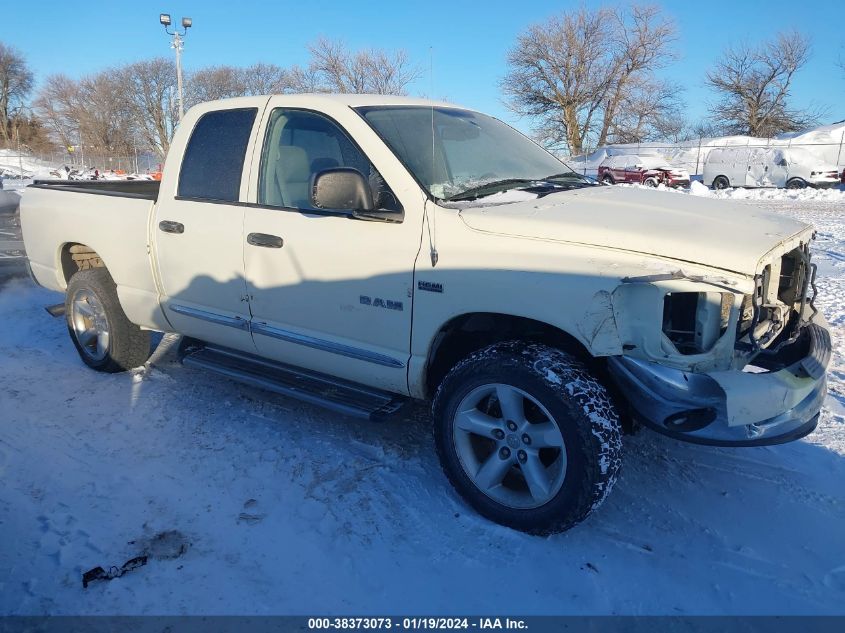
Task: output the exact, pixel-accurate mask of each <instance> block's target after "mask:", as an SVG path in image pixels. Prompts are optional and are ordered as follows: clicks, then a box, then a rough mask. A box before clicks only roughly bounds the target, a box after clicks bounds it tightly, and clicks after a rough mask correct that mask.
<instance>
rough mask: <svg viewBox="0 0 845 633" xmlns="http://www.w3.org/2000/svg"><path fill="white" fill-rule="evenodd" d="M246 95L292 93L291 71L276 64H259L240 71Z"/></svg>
mask: <svg viewBox="0 0 845 633" xmlns="http://www.w3.org/2000/svg"><path fill="white" fill-rule="evenodd" d="M240 77H241V83H242V85H243V87H244V94H247V95H270V94H282V93H285V92H290V91H291V90H290V88H291V79H290V71H287V70H285V69H284V68H282V67H281V66H276V65H275V64H265V63H258V64H253V65H252V66H247V67H246V68H244V69H242V70H241V71H240Z"/></svg>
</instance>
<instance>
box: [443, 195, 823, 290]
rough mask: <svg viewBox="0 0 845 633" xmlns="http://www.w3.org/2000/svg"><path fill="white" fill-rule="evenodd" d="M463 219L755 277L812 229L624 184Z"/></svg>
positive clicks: (480, 210)
mask: <svg viewBox="0 0 845 633" xmlns="http://www.w3.org/2000/svg"><path fill="white" fill-rule="evenodd" d="M478 202H481V200H479V201H478ZM476 204H477V203H476ZM460 217H461V218H462V219H463V221H464V222H465V223H466V224H467V226H469V227H470V228H472V229H475V230H477V231H483V232H488V233H497V234H500V235H510V236H514V237H526V238H532V239H547V240H556V241H561V242H568V243H573V244H583V245H588V246H598V247H603V248H615V249H620V250H625V251H630V252H635V253H642V254H644V255H652V256H658V257H666V258H670V259H675V260H678V261H682V262H690V263H694V264H699V265H703V266H708V267H712V268H720V269H723V270H729V271H732V272H737V273H740V274H745V275H753V274H755V273H756V272H757V265H758V263H759V261H760V259H761V258H762V257H763V256H764V255H765V254H767V253H768V252H769V251H771V250H772V249H773V248H775V247H776V246H778V244H779V243H781V242H785V241H787V240H789V239H790V238H792V237H795V236H796V235H798V234H799V233H801V232H804V231H810V230H812V227H810V226H809V225H808V224H804V223H803V222H798V221H797V220H793V219H791V218H787V217H785V216H781V215H778V214H775V213H770V212H766V211H761V210H759V209H757V208H754V207H750V206H746V205H741V204H731V203H728V202H724V201H713V200H708V199H703V198H697V197H695V196H681V195H672V194H670V193H666V192H659V191H645V190H638V189H629V188H623V187H595V188H589V189H578V190H574V191H567V192H561V193H555V194H551V195H548V196H545V197H543V198H538V199H534V200H531V201H521V202H514V203H512V204H504V205H498V206H472V207H468V208H463V209H461V211H460Z"/></svg>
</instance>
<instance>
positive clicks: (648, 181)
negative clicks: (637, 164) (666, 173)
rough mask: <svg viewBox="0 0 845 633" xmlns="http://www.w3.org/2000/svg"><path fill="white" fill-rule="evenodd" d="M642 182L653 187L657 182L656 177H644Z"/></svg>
mask: <svg viewBox="0 0 845 633" xmlns="http://www.w3.org/2000/svg"><path fill="white" fill-rule="evenodd" d="M643 184H644V185H645V186H646V187H655V188H656V187H657V185H658V184H659V183H658V182H657V178H646V179H645V180H643Z"/></svg>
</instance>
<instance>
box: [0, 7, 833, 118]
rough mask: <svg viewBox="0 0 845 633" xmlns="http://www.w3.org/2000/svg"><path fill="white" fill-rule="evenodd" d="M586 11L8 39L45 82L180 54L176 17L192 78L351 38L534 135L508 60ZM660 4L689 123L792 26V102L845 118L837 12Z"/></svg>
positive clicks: (221, 14) (79, 27)
mask: <svg viewBox="0 0 845 633" xmlns="http://www.w3.org/2000/svg"><path fill="white" fill-rule="evenodd" d="M15 4H16V5H17V6H18V7H25V6H27V5H26V4H25V3H15ZM580 4H581V3H580V2H567V1H558V2H550V1H545V2H544V1H539V0H519V1H518V2H517V1H514V0H511V1H509V2H504V1H501V0H486V1H484V2H482V1H473V2H470V1H464V0H448V1H444V0H429V1H428V2H409V1H407V0H406V1H403V0H394V1H393V2H384V1H382V0H366V1H359V2H349V1H348V0H347V1H343V2H339V1H335V0H309V1H308V2H301V3H292V2H287V1H285V2H257V1H255V0H239V1H238V2H231V0H229V1H227V2H223V1H220V0H206V1H204V2H188V1H181V0H161V2H148V1H146V0H144V1H140V0H139V1H136V2H127V1H123V2H114V1H112V2H96V1H89V2H66V1H62V2H52V1H49V0H48V1H45V0H41V1H40V2H38V4H37V7H38V9H37V11H31V12H28V11H26V10H23V9H14V10H11V11H9V10H4V11H3V17H2V21H0V41H2V42H4V43H6V44H11V45H13V46H15V47H16V48H18V49H19V50H20V51H21V52H22V53H23V54H24V55H25V56H26V58H27V60H28V61H29V63H30V66H31V68H32V69H33V71H34V72H35V73H36V77H37V78H42V77H44V76H46V75H49V74H51V73H58V72H62V73H65V74H68V75H70V76H79V75H84V74H87V73H92V72H95V71H97V70H99V69H101V68H104V67H107V66H110V65H116V64H121V63H124V62H130V61H135V60H137V59H141V58H148V57H154V56H160V55H172V54H173V51H172V50H170V48H169V38H168V37H167V36H166V35H165V33H164V29H163V27H162V26H161V25H160V24H159V20H158V16H159V13H160V12H162V13H170V14H171V15H172V17H173V20H174V23H178V21H179V20H180V18H181V17H182V16H190V17H191V18H193V22H194V26H193V28H191V29H190V31H189V32H188V36H187V38H186V40H185V50H184V56H183V63H184V65H185V67H186V68H187V69H191V68H199V67H202V66H208V65H219V64H231V65H248V64H251V63H254V62H258V61H263V62H272V63H276V64H279V65H281V66H286V65H291V64H295V63H299V64H303V63H305V62H306V61H307V58H308V51H307V44H308V43H309V42H311V41H313V40H314V39H315V38H317V37H319V36H326V37H329V38H340V39H343V40H344V41H345V42H346V43H347V44H348V45H349V46H350V47H352V48H359V47H361V48H363V47H378V48H386V49H398V48H402V49H405V50H407V51H408V53H409V54H410V56H411V58H412V60H413V61H414V62H415V63H416V64H418V65H419V66H421V67H422V68H423V69H424V71H425V72H424V76H423V77H422V78H421V79H420V80H418V81H417V82H416V83H414V84H413V85H412V86H411V87H410V94H412V95H426V96H427V95H429V94H432V95H434V96H435V97H436V98H442V99H446V100H448V101H452V102H456V103H459V104H462V105H465V106H467V107H471V108H474V109H478V110H482V111H485V112H488V113H491V114H493V115H495V116H497V117H499V118H502V119H503V120H505V121H507V122H508V123H510V124H512V125H515V126H516V127H518V128H520V129H522V130H524V131H528V130H530V127H531V123H530V121H528V120H525V119H520V118H519V117H517V116H516V115H514V114H513V113H511V112H509V111H508V109H507V108H506V106H505V104H504V103H503V101H502V96H501V91H500V88H499V82H500V80H501V78H502V76H503V75H504V74H505V72H506V56H507V51H508V49H509V48H510V47H511V46H513V44H514V42H515V39H516V37H517V35H518V34H519V33H520V32H521V31H523V30H524V29H525V28H526V27H528V26H529V25H530V24H534V23H537V22H542V21H543V20H544V19H546V18H548V17H549V16H552V15H554V14H556V13H559V12H561V11H565V10H567V9H571V8H576V7H577V6H579V5H580ZM585 4H586V5H587V6H590V7H593V6H596V7H597V6H599V5H600V4H605V5H607V4H613V3H607V2H605V3H599V2H586V3H585ZM659 4H661V6H662V7H663V9H664V11H665V13H666V14H667V15H669V16H671V17H672V18H673V19H674V20H675V22H676V24H677V26H678V31H679V40H678V42H677V44H676V50H677V53H678V59H677V61H676V62H674V63H673V64H672V65H671V66H670V67H668V68H666V69H665V70H664V71H662V74H663V76H666V77H668V78H671V79H674V80H676V81H678V82H679V83H680V84H681V85H682V86H683V87H684V98H685V100H686V102H687V104H688V109H687V118H689V119H690V120H692V121H697V120H701V119H702V118H703V117H705V116H706V114H707V104H708V102H709V101H711V100H712V99H713V95H712V94H711V93H710V92H709V91H708V90H707V89H706V87H705V86H704V85H703V79H704V75H705V73H706V70H707V68H708V67H709V66H710V65H711V64H712V63H713V62H714V61H715V60H716V59H717V58H718V57H719V54H720V52H721V51H722V50H723V49H724V47H725V46H727V45H730V44H736V43H740V42H743V41H745V42H749V43H754V42H756V41H759V40H761V39H764V38H767V37H771V36H772V35H773V34H775V33H777V32H778V31H779V30H782V29H785V28H796V29H798V30H800V31H802V32H804V33H805V34H807V35H809V36H810V37H811V38H812V41H813V57H812V60H811V61H810V63H809V64H808V65H807V67H806V68H805V69H804V70H803V71H802V72H801V73H800V75H799V76H798V77H797V78H796V80H795V82H794V89H793V95H794V104H795V105H796V106H801V107H805V106H810V105H816V106H821V107H823V108H826V109H827V111H828V114H827V116H826V117H825V119H824V121H823V123H830V122H833V121H839V120H842V119H845V73H843V71H842V70H840V69H839V68H838V67H837V66H836V65H835V62H836V60H837V59H838V58H840V56H841V57H845V29H843V27H842V23H843V16H842V11H841V9H840V7H839V5H838V4H837V3H835V2H834V3H828V4H827V5H825V4H824V3H822V4H819V5H816V6H814V7H813V8H811V9H810V10H806V11H805V10H800V3H797V2H795V0H792V1H783V0H768V1H766V2H757V1H749V0H733V1H731V2H723V1H721V0H713V1H711V2H709V3H705V2H663V3H659ZM825 7H827V8H825ZM430 59H431V60H432V61H433V64H432V66H433V73H432V74H431V75H433V76H431V75H430V73H429V67H430V63H429V62H430Z"/></svg>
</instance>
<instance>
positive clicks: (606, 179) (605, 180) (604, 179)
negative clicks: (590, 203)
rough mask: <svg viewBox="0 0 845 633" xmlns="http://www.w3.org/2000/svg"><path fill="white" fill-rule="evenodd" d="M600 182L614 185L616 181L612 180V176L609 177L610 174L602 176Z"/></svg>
mask: <svg viewBox="0 0 845 633" xmlns="http://www.w3.org/2000/svg"><path fill="white" fill-rule="evenodd" d="M601 181H602V182H603V183H604V184H606V185H615V184H616V181H615V180H614V179H613V176H611V175H610V174H605V175H604V176H602V179H601Z"/></svg>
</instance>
